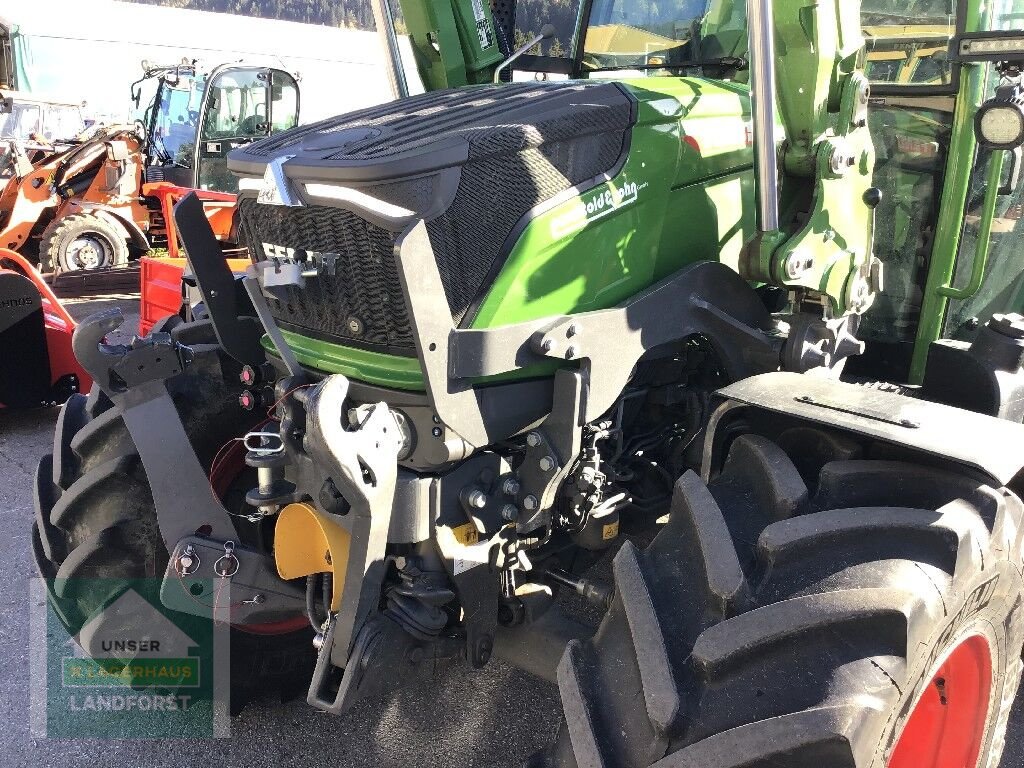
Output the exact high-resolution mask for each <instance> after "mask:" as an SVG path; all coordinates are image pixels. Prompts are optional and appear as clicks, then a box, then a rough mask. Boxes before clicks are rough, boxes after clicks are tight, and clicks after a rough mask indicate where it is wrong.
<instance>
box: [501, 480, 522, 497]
mask: <svg viewBox="0 0 1024 768" xmlns="http://www.w3.org/2000/svg"><path fill="white" fill-rule="evenodd" d="M501 490H502V491H504V492H505V495H506V496H515V495H517V494H518V493H519V481H518V480H516V479H515V478H514V477H507V478H505V482H504V483H502V484H501Z"/></svg>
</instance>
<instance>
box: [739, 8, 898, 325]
mask: <svg viewBox="0 0 1024 768" xmlns="http://www.w3.org/2000/svg"><path fill="white" fill-rule="evenodd" d="M748 18H749V19H750V25H751V29H750V35H751V55H750V59H751V61H750V65H751V76H752V89H753V100H754V103H755V115H754V117H755V148H756V150H757V151H758V158H759V162H758V177H759V178H758V190H759V198H760V199H759V214H760V215H759V221H758V229H759V233H758V235H757V237H755V238H754V239H753V240H752V241H751V242H750V243H749V244H748V245H747V248H746V252H745V256H744V259H743V262H742V265H741V271H742V273H743V275H744V277H746V278H748V279H750V280H756V281H761V282H766V283H770V284H773V285H777V286H782V287H786V288H790V289H793V290H795V291H798V292H799V293H801V294H803V295H805V296H820V297H821V302H822V304H823V305H824V312H825V315H826V317H840V316H843V315H846V314H849V313H857V314H859V313H861V312H863V311H865V310H866V309H867V308H868V307H869V306H870V304H871V301H872V299H873V295H874V293H875V292H876V291H878V290H880V289H881V271H880V264H879V262H877V260H875V259H874V258H873V257H872V247H871V246H872V230H873V208H874V206H875V205H877V203H878V199H879V198H878V193H877V191H876V190H874V189H873V188H872V185H871V174H872V170H873V167H874V151H873V147H872V144H871V137H870V135H869V133H868V123H867V107H868V96H869V88H868V81H867V78H866V77H865V76H864V73H863V62H864V39H863V37H862V35H861V30H860V8H859V4H858V3H843V2H841V0H827V1H824V2H815V0H774V2H772V3H771V4H770V5H765V4H764V3H763V0H748ZM757 24H761V25H762V29H771V30H772V33H771V34H762V35H761V37H760V39H758V35H759V32H760V31H761V30H759V29H758V28H757ZM776 72H777V73H778V74H777V76H776V74H775V73H776ZM772 95H774V99H772ZM762 98H765V99H769V101H767V102H765V101H761V99H762ZM758 107H760V109H759V108H758ZM777 124H780V125H781V126H782V128H783V129H784V135H785V138H784V139H781V137H777V135H776V126H777ZM773 148H774V150H775V151H774V152H773V151H772V150H773ZM773 214H774V215H773Z"/></svg>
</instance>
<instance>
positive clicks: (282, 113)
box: [133, 62, 299, 192]
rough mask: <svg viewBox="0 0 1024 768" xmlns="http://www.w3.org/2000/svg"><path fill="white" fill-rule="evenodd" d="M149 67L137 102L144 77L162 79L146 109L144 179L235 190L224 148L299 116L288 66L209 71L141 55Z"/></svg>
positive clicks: (135, 95) (296, 89) (235, 66)
mask: <svg viewBox="0 0 1024 768" xmlns="http://www.w3.org/2000/svg"><path fill="white" fill-rule="evenodd" d="M144 70H145V74H144V76H143V79H142V80H140V81H139V82H138V83H136V86H135V88H134V91H133V98H135V100H136V103H138V101H139V99H140V94H141V91H140V88H139V85H140V84H141V83H142V82H144V81H145V80H148V79H151V78H155V79H156V80H157V88H156V93H155V95H154V97H153V100H152V102H151V103H150V105H149V107H148V108H147V109H146V112H145V115H144V117H143V124H144V125H145V128H146V135H147V137H148V138H149V141H148V145H147V149H146V153H147V168H146V181H147V182H156V181H168V182H171V183H173V184H175V185H177V186H179V187H189V188H195V189H203V190H216V191H220V192H236V191H237V188H238V185H237V179H235V177H234V176H233V175H232V174H230V173H228V170H227V153H228V152H230V151H231V150H232V149H235V148H237V147H240V146H242V145H243V144H247V143H249V142H252V141H256V140H258V139H262V138H265V137H266V136H269V135H270V134H271V133H277V132H278V131H282V130H286V129H288V128H292V127H294V126H295V125H296V124H297V123H298V119H299V86H298V81H297V79H296V77H295V76H294V75H292V74H290V73H288V72H286V71H284V70H283V69H276V68H273V67H259V66H249V65H244V64H228V65H224V66H219V67H216V68H215V69H213V70H212V71H210V72H204V71H202V70H200V69H197V67H196V64H195V62H191V63H188V62H183V63H181V64H178V65H175V66H153V65H151V64H149V63H148V62H144Z"/></svg>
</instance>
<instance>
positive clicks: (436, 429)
mask: <svg viewBox="0 0 1024 768" xmlns="http://www.w3.org/2000/svg"><path fill="white" fill-rule="evenodd" d="M430 434H432V435H433V436H434V437H440V436H441V428H440V427H434V428H433V429H432V430H430Z"/></svg>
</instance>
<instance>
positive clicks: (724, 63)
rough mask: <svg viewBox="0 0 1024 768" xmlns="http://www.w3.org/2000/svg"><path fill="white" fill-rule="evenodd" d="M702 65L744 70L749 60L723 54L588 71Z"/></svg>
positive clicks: (589, 70) (682, 67)
mask: <svg viewBox="0 0 1024 768" xmlns="http://www.w3.org/2000/svg"><path fill="white" fill-rule="evenodd" d="M701 67H726V68H727V69H735V70H736V71H737V72H742V71H743V70H745V69H746V68H747V60H746V59H744V58H742V57H740V56H721V57H719V58H717V59H705V60H704V61H681V62H671V63H668V64H620V65H616V66H614V67H594V68H593V69H588V70H587V72H622V71H629V70H641V71H645V70H648V69H700V68H701Z"/></svg>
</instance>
